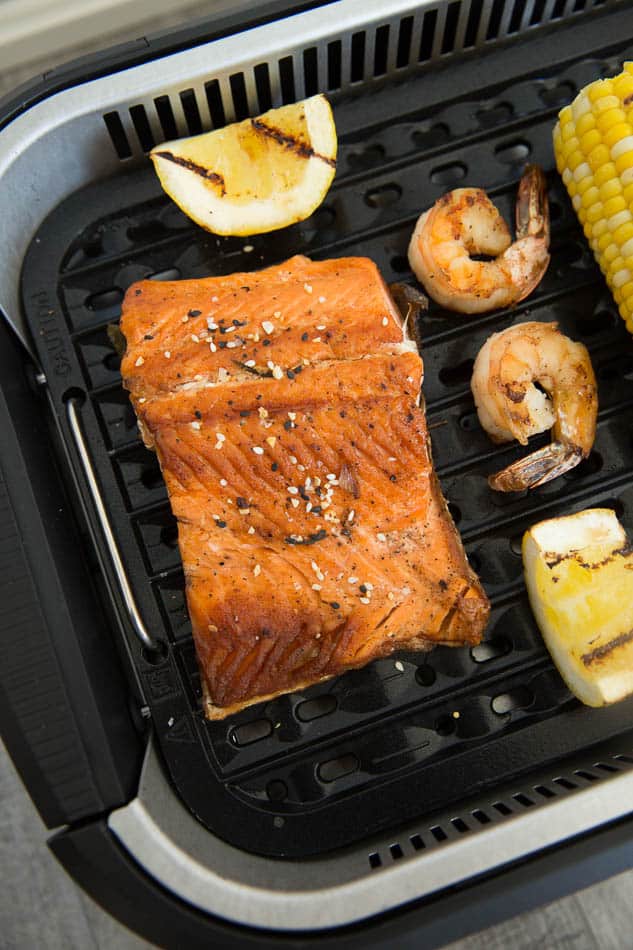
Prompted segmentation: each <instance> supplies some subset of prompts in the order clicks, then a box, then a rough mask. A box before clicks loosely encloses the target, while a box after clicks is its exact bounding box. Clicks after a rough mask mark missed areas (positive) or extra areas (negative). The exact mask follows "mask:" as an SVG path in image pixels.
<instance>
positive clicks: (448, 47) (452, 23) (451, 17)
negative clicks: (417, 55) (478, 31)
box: [442, 0, 462, 56]
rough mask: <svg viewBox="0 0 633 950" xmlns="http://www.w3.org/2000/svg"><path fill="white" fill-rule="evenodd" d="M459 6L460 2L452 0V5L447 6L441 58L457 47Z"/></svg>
mask: <svg viewBox="0 0 633 950" xmlns="http://www.w3.org/2000/svg"><path fill="white" fill-rule="evenodd" d="M461 6H462V5H461V2H460V0H453V2H452V3H449V4H448V8H447V10H446V22H445V24H444V36H443V38H442V56H445V55H446V54H447V53H452V52H453V51H454V50H455V49H456V47H457V43H456V38H457V25H458V23H459V19H460V16H459V15H460V9H461Z"/></svg>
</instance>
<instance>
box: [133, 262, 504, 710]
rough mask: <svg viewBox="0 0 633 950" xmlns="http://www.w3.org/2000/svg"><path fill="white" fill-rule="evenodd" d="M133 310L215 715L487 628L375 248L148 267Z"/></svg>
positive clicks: (150, 431) (139, 379)
mask: <svg viewBox="0 0 633 950" xmlns="http://www.w3.org/2000/svg"><path fill="white" fill-rule="evenodd" d="M121 329H122V332H123V334H124V336H125V337H126V340H127V350H126V354H125V357H124V359H123V363H122V372H123V379H124V384H125V386H126V387H127V388H128V389H129V391H130V393H131V398H132V401H133V403H134V406H135V409H136V412H137V415H138V419H139V425H140V428H141V432H142V434H143V437H144V440H145V442H146V444H147V445H148V446H151V447H153V448H155V450H156V452H157V453H158V457H159V461H160V464H161V468H162V471H163V475H164V477H165V481H166V483H167V488H168V492H169V497H170V501H171V505H172V509H173V511H174V514H175V515H176V518H177V519H178V532H179V535H178V537H179V545H180V550H181V555H182V560H183V565H184V570H185V576H186V589H187V603H188V608H189V613H190V616H191V621H192V627H193V636H194V640H195V645H196V652H197V657H198V663H199V666H200V672H201V677H202V684H203V695H204V703H205V712H206V715H207V716H208V717H209V718H212V719H217V718H223V717H224V716H226V715H229V714H231V713H233V712H236V711H238V710H240V709H242V708H244V707H245V706H248V705H250V704H252V703H255V702H260V701H262V700H264V699H268V698H271V697H273V696H277V695H279V694H281V693H286V692H290V691H292V690H296V689H299V688H302V687H306V686H308V685H310V684H313V683H315V682H318V681H320V680H323V679H326V678H328V677H331V676H334V675H336V674H338V673H341V672H343V671H344V670H346V669H351V668H354V667H358V666H362V665H364V664H365V663H367V662H368V661H370V660H372V659H375V658H377V657H380V656H385V655H388V654H390V653H392V652H393V651H394V650H397V649H403V648H407V649H421V650H423V649H428V648H429V647H430V646H433V645H434V644H438V643H444V644H450V645H465V644H471V645H472V644H476V643H478V642H479V640H480V638H481V634H482V632H483V630H484V627H485V624H486V621H487V618H488V613H489V605H488V601H487V598H486V595H485V593H484V592H483V590H482V588H481V585H480V583H479V581H478V579H477V577H476V575H475V574H474V573H473V571H472V570H471V569H470V567H469V565H468V562H467V560H466V557H465V554H464V551H463V548H462V545H461V541H460V538H459V535H458V533H457V531H456V529H455V526H454V524H453V522H452V519H451V517H450V514H449V513H448V510H447V508H446V504H445V501H444V499H443V497H442V493H441V490H440V487H439V484H438V481H437V478H436V476H435V473H434V470H433V464H432V459H431V455H430V447H429V440H428V433H427V429H426V422H425V416H424V412H423V410H422V409H421V408H420V406H419V396H420V387H421V383H422V361H421V359H420V357H419V355H418V354H417V352H413V351H412V350H413V349H414V348H413V347H412V345H411V344H410V343H409V342H408V341H406V340H403V331H402V327H401V325H400V318H399V315H398V312H397V310H396V309H395V307H394V305H393V302H392V300H391V298H390V296H389V293H388V291H387V289H386V287H385V285H384V283H383V281H382V279H381V277H380V275H379V273H378V271H377V269H376V268H375V266H374V265H373V264H372V263H371V261H368V260H365V259H363V258H347V259H341V260H333V261H324V262H311V261H309V260H308V259H306V258H303V257H296V258H293V259H291V260H290V261H288V262H286V263H285V264H283V265H280V266H278V267H272V268H268V269H267V270H263V271H260V272H259V273H257V274H234V275H231V276H229V277H218V278H206V279H203V280H189V281H179V282H174V283H158V282H151V281H144V282H141V283H139V284H135V285H133V286H132V287H131V288H130V290H129V291H128V293H127V295H126V298H125V302H124V308H123V316H122V321H121ZM223 343H224V344H225V345H221V344H223ZM233 343H235V344H237V345H229V344H233Z"/></svg>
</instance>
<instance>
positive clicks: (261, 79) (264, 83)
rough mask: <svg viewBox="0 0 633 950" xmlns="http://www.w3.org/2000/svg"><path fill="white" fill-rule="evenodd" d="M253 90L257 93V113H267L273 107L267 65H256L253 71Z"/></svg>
mask: <svg viewBox="0 0 633 950" xmlns="http://www.w3.org/2000/svg"><path fill="white" fill-rule="evenodd" d="M253 75H254V77H255V89H256V91H257V105H258V108H257V111H258V112H267V111H268V109H272V107H273V97H272V91H271V88H270V73H269V71H268V63H258V64H257V66H255V68H254V69H253Z"/></svg>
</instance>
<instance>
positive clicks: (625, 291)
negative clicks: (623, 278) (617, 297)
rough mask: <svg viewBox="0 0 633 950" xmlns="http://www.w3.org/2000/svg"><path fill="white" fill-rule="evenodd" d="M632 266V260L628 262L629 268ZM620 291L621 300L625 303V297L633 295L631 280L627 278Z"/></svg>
mask: <svg viewBox="0 0 633 950" xmlns="http://www.w3.org/2000/svg"><path fill="white" fill-rule="evenodd" d="M631 266H633V262H629V270H630V269H631ZM620 293H621V294H622V300H623V301H624V303H626V301H627V298H628V297H631V296H633V280H628V281H627V282H626V283H625V284H623V285H622V287H620Z"/></svg>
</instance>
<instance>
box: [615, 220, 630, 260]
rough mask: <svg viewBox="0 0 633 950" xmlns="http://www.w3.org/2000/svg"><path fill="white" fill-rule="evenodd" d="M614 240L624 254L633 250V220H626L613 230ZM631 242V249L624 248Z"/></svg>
mask: <svg viewBox="0 0 633 950" xmlns="http://www.w3.org/2000/svg"><path fill="white" fill-rule="evenodd" d="M613 240H614V241H615V243H616V244H617V245H618V247H619V248H620V249H621V251H622V253H623V254H624V255H626V254H630V253H631V252H633V222H631V221H626V222H625V223H624V224H621V225H620V227H619V228H616V229H615V231H614V232H613ZM629 242H630V246H631V250H626V251H625V250H624V248H625V247H627V245H628V244H629Z"/></svg>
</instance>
